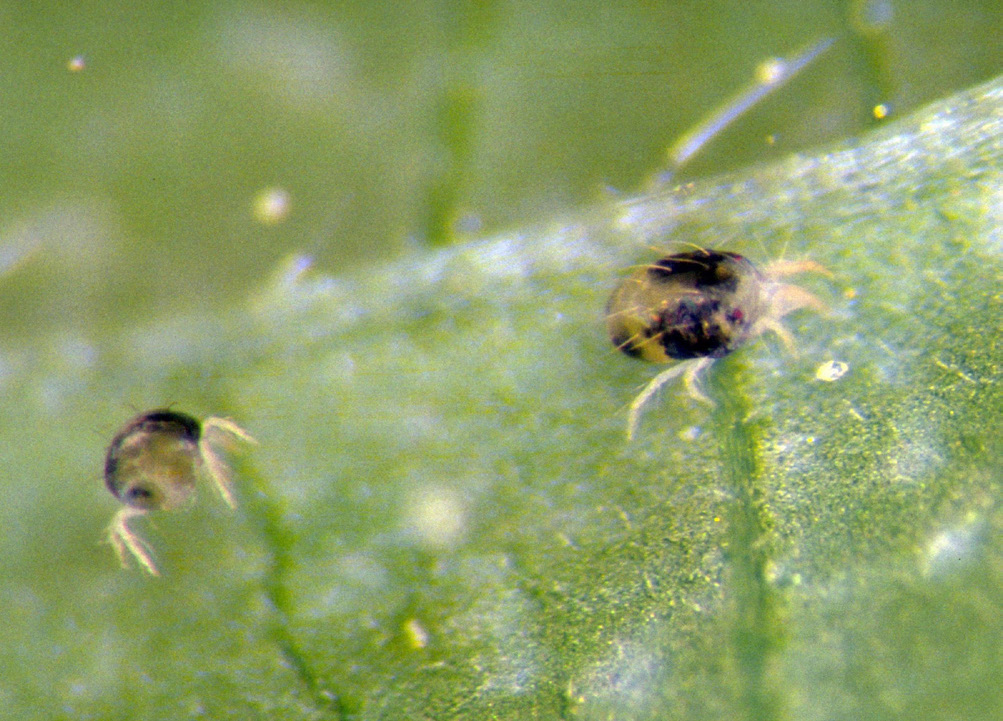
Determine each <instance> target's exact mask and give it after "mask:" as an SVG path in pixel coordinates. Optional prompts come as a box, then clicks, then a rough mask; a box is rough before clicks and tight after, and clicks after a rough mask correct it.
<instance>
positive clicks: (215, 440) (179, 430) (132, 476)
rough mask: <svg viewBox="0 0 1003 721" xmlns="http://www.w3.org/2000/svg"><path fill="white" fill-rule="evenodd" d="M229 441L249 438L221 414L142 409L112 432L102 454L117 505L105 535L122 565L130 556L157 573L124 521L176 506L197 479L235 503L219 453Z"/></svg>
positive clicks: (191, 491)
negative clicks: (201, 416)
mask: <svg viewBox="0 0 1003 721" xmlns="http://www.w3.org/2000/svg"><path fill="white" fill-rule="evenodd" d="M234 441H243V442H245V443H254V442H255V441H254V439H253V438H251V436H249V435H248V434H247V433H246V432H245V431H244V430H243V429H242V428H240V427H239V426H237V425H236V424H235V423H233V422H232V421H230V420H227V419H225V418H206V419H205V420H204V421H201V422H200V421H198V420H197V419H196V418H194V417H192V416H190V415H188V414H187V413H180V412H178V411H172V410H168V409H157V410H152V411H147V412H146V413H142V414H140V415H138V416H136V417H135V418H133V419H132V420H131V421H129V422H128V423H126V424H125V426H124V427H123V428H122V430H120V431H119V432H118V433H117V434H116V435H115V437H114V438H113V439H112V441H111V445H109V446H108V452H107V455H106V456H105V465H104V480H105V485H106V486H107V487H108V490H109V491H111V494H112V495H113V496H115V498H117V499H118V500H119V501H120V502H121V503H122V504H123V507H122V508H121V509H120V510H119V512H118V513H116V514H115V517H114V518H113V519H112V522H111V524H110V525H109V526H108V532H107V534H108V540H109V542H110V543H111V545H112V547H113V548H114V549H115V553H116V554H117V555H118V558H119V561H121V563H122V565H123V566H128V558H129V556H130V555H131V556H132V558H134V559H135V560H136V561H138V562H139V564H140V565H141V566H142V567H143V568H145V569H146V570H147V571H148V572H149V573H151V574H152V575H154V576H156V575H159V574H158V571H157V567H156V565H155V564H154V563H153V559H152V557H151V552H150V548H149V546H148V545H147V544H146V542H145V541H143V540H142V539H141V538H140V537H139V536H137V535H136V534H135V533H134V532H133V531H132V529H131V528H129V520H130V519H132V518H133V517H135V516H142V515H144V514H146V513H149V512H150V511H170V510H174V509H176V508H179V507H181V506H182V505H183V504H185V503H186V502H188V501H189V500H190V499H191V498H192V496H193V495H194V492H195V484H196V481H197V479H198V478H200V477H201V478H203V479H205V480H208V481H211V482H212V483H213V485H215V486H216V488H217V490H218V491H219V493H220V495H221V496H222V497H223V500H224V501H225V502H226V504H227V505H228V506H230V507H231V508H235V507H236V504H235V503H234V499H233V492H232V490H231V488H230V475H231V473H230V468H229V466H228V465H227V464H226V462H225V460H224V459H223V457H222V456H221V455H220V450H221V449H225V448H226V447H228V446H230V445H232V443H233V442H234Z"/></svg>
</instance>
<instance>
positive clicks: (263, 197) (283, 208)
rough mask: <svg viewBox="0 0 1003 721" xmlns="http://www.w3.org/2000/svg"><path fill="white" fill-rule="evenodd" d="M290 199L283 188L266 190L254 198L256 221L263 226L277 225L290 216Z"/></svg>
mask: <svg viewBox="0 0 1003 721" xmlns="http://www.w3.org/2000/svg"><path fill="white" fill-rule="evenodd" d="M289 205H290V198H289V193H288V191H286V190H284V189H282V188H265V189H264V190H262V191H260V192H259V193H258V194H257V195H256V196H254V219H255V220H256V221H258V222H259V223H261V224H262V225H276V224H278V223H281V222H282V221H283V220H285V219H286V216H288V215H289Z"/></svg>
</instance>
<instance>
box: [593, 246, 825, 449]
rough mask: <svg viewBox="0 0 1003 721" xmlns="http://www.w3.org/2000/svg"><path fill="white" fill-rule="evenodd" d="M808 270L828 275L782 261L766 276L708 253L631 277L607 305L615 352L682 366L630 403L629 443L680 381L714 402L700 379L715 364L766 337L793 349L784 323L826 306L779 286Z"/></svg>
mask: <svg viewBox="0 0 1003 721" xmlns="http://www.w3.org/2000/svg"><path fill="white" fill-rule="evenodd" d="M808 271H814V272H819V273H825V274H828V271H827V270H826V269H825V268H823V267H822V266H820V265H818V264H817V263H813V262H811V261H800V262H798V261H776V262H774V263H770V264H769V265H767V266H765V267H764V268H763V270H762V271H760V270H758V269H757V268H756V267H755V266H754V265H753V264H752V263H751V262H750V261H749V259H748V258H745V257H744V256H741V255H739V254H738V253H730V252H727V251H723V250H709V249H707V250H696V251H691V252H687V253H676V254H675V255H668V256H666V257H664V258H662V259H661V260H658V261H656V262H654V263H652V264H651V265H648V266H645V267H643V268H639V269H638V270H636V271H634V273H632V274H631V275H629V276H628V277H627V278H625V279H624V280H623V282H622V283H620V285H619V286H618V287H617V288H616V290H614V291H613V295H612V296H610V299H609V303H607V305H606V328H607V330H608V331H609V336H610V340H611V341H612V342H613V345H615V346H616V347H617V348H619V349H620V350H622V351H623V352H624V353H626V354H627V355H629V356H633V357H635V358H640V359H642V360H646V361H650V362H653V363H668V362H670V361H673V360H679V361H682V362H681V363H678V364H677V365H674V366H673V367H671V368H669V369H668V370H665V371H662V372H661V373H659V374H658V375H657V376H655V378H654V379H653V380H652V381H651V382H650V383H649V384H648V386H647V387H646V388H645V389H644V390H643V391H641V393H640V395H638V396H637V398H635V399H634V402H633V403H631V404H630V413H629V414H628V417H627V437H628V439H630V438H633V436H634V431H635V430H636V429H637V423H638V419H639V417H640V413H641V408H642V407H643V406H644V404H645V403H647V402H648V400H649V399H650V398H651V396H653V395H654V394H655V392H656V391H658V389H659V388H661V387H662V386H663V385H665V384H666V383H668V382H669V381H670V380H672V379H673V378H676V377H677V376H680V375H682V376H683V380H684V382H685V383H686V388H687V390H688V391H689V394H690V396H692V397H693V398H694V399H696V400H700V401H704V402H706V403H711V401H710V399H709V398H707V396H705V395H704V394H703V393H702V392H701V391H700V389H699V388H698V387H697V384H696V378H697V375H698V374H699V373H700V372H701V371H703V370H704V369H705V368H707V367H708V366H710V364H711V363H713V362H714V359H715V358H720V357H722V356H725V355H727V354H728V353H731V352H732V351H733V350H735V349H736V348H738V347H739V346H740V345H742V344H743V343H745V342H746V341H748V340H750V339H752V338H755V337H756V336H758V335H759V334H761V333H762V332H763V331H766V330H771V331H773V332H774V333H776V334H777V335H779V336H780V338H781V339H782V340H783V341H784V343H785V344H786V345H787V346H788V347H790V346H792V345H793V341H792V340H791V337H790V335H789V334H788V333H787V331H786V329H785V328H784V327H783V326H782V325H781V324H780V319H781V318H783V317H784V316H785V315H787V314H788V313H791V312H792V311H795V310H798V309H799V308H813V309H815V310H824V308H825V306H824V304H823V303H822V302H821V301H820V300H819V299H818V298H816V297H815V296H813V295H812V294H811V293H809V292H808V291H806V290H804V289H802V288H799V287H798V286H796V285H789V284H786V283H780V282H779V281H778V280H777V279H778V278H780V277H782V276H785V275H791V274H793V273H804V272H808Z"/></svg>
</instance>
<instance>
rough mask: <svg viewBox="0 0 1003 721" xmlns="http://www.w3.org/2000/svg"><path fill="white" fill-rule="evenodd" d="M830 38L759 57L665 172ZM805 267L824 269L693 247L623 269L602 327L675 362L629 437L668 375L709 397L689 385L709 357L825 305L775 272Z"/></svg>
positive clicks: (633, 414) (630, 348)
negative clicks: (751, 75) (748, 79)
mask: <svg viewBox="0 0 1003 721" xmlns="http://www.w3.org/2000/svg"><path fill="white" fill-rule="evenodd" d="M832 43H833V40H832V39H831V38H827V39H824V40H822V41H820V42H817V43H815V44H814V45H812V46H810V47H808V48H807V49H806V50H804V51H802V52H800V53H797V54H795V55H794V56H792V57H791V58H788V59H775V60H770V61H768V62H766V63H764V64H763V65H762V66H761V67H760V70H759V72H758V73H757V77H756V80H755V81H754V82H753V84H752V85H751V86H750V87H749V88H747V89H745V90H743V91H742V92H740V93H739V94H738V95H737V96H736V97H734V98H733V99H732V100H730V101H729V102H728V103H726V104H725V105H724V106H723V107H722V108H721V109H720V110H718V111H716V112H714V113H713V114H711V116H710V117H709V118H708V119H707V120H706V121H705V122H703V123H701V124H700V125H698V126H697V127H696V128H694V129H693V130H692V131H690V132H689V133H686V134H685V135H684V136H683V137H681V138H680V139H679V140H678V141H677V142H676V143H675V144H674V145H673V146H672V148H670V150H669V160H670V163H671V168H670V173H671V172H674V171H676V170H678V169H679V168H680V167H682V165H684V164H685V163H686V162H687V161H688V160H689V159H690V158H692V157H693V156H694V155H695V154H696V153H697V152H698V151H699V150H700V148H702V147H703V146H704V145H706V144H707V142H709V141H710V140H711V139H712V138H713V137H714V136H715V135H717V134H718V133H719V132H721V131H722V130H723V129H724V128H725V127H727V126H728V125H730V124H731V123H732V122H734V121H735V120H736V119H737V118H738V117H739V116H741V115H742V114H743V113H744V112H746V111H747V110H748V109H749V108H751V107H752V106H753V105H755V104H756V103H757V102H759V101H760V100H762V99H763V98H764V97H766V96H767V95H769V94H770V93H771V92H773V91H774V90H776V89H777V88H779V87H780V86H781V85H783V84H784V83H786V82H787V81H788V80H790V79H791V78H792V77H794V75H796V74H797V73H798V72H800V71H801V70H802V69H804V68H805V67H806V66H807V65H809V64H810V63H811V62H812V61H813V60H815V58H817V57H818V56H819V55H821V54H822V53H823V52H825V51H826V50H827V49H828V48H829V47H830V46H831V45H832ZM669 177H671V175H670V176H669ZM663 179H664V177H663ZM809 271H812V272H818V273H825V274H827V275H828V274H829V273H828V271H827V270H826V269H825V268H823V267H822V266H820V265H818V264H817V263H813V262H811V261H783V260H781V261H775V262H773V263H770V264H768V265H766V266H764V267H763V268H762V270H760V269H758V268H756V266H754V265H753V264H752V262H751V261H750V260H749V259H748V258H745V257H744V256H742V255H739V254H738V253H733V252H729V251H724V250H713V249H710V248H706V249H703V248H698V249H696V250H693V251H688V252H683V253H676V254H673V255H667V256H665V257H663V258H661V259H660V260H658V261H656V262H654V263H652V264H650V265H646V266H643V267H641V268H638V269H637V270H635V271H634V272H633V273H631V274H630V275H629V276H627V277H626V278H625V279H624V280H623V281H622V282H621V283H620V285H619V286H617V288H616V289H615V290H614V291H613V294H612V295H611V296H610V299H609V301H608V302H607V304H606V327H607V330H608V331H609V336H610V340H611V341H612V342H613V345H615V346H616V347H617V348H618V349H620V350H622V351H623V352H624V353H626V354H627V355H630V356H633V357H636V358H641V359H642V360H646V361H650V362H653V363H668V362H671V361H673V360H678V361H680V362H679V363H677V364H676V365H674V366H672V367H671V368H669V369H667V370H665V371H663V372H661V373H659V374H658V375H657V376H655V378H654V379H652V380H651V382H650V383H648V385H647V386H646V387H645V389H644V390H643V391H641V393H640V394H639V395H638V396H637V397H636V398H635V399H634V401H633V402H632V403H631V405H630V411H629V413H628V417H627V438H628V440H630V439H633V437H634V433H635V432H636V430H637V426H638V422H639V420H640V414H641V409H642V408H643V407H644V404H645V403H647V402H648V401H649V400H650V399H651V397H652V396H653V395H654V394H655V393H656V392H657V391H658V389H659V388H661V387H662V386H663V385H665V384H666V383H668V382H669V381H671V380H673V379H674V378H677V377H679V376H682V377H683V381H684V382H685V384H686V388H687V390H688V392H689V394H690V396H691V397H692V398H694V399H696V400H699V401H703V402H706V403H711V401H710V399H709V398H707V396H706V395H704V394H703V392H702V391H701V390H700V388H699V386H698V385H697V377H698V376H699V374H700V373H701V372H702V371H703V370H705V369H706V368H708V367H709V366H710V365H711V363H713V362H714V360H715V359H716V358H720V357H722V356H725V355H727V354H728V353H731V352H732V351H733V350H735V349H736V348H738V347H739V346H741V345H742V344H743V343H745V342H747V341H749V340H751V339H753V338H755V337H757V336H759V335H760V334H761V333H763V332H764V331H766V330H771V331H773V332H774V333H776V334H777V335H779V336H780V338H781V339H782V340H783V341H784V343H785V344H786V345H787V346H788V347H793V341H792V339H791V337H790V335H789V334H788V333H787V331H786V330H785V329H784V327H783V326H782V325H781V324H780V320H781V319H782V318H783V317H784V316H786V315H787V314H788V313H791V312H793V311H795V310H798V309H800V308H812V309H815V310H823V309H824V308H825V306H824V305H823V303H822V302H821V301H820V300H818V299H817V298H816V297H815V296H813V295H812V294H811V293H809V292H808V291H806V290H804V289H802V288H800V287H798V286H795V285H790V284H787V283H782V282H780V280H779V279H780V278H782V277H784V276H787V275H792V274H796V273H804V272H809Z"/></svg>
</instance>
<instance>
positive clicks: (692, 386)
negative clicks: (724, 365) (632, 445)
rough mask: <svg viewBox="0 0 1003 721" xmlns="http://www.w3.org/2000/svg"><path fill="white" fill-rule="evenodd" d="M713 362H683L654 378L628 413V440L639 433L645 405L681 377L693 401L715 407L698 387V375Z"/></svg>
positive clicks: (695, 359) (635, 400)
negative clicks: (642, 410)
mask: <svg viewBox="0 0 1003 721" xmlns="http://www.w3.org/2000/svg"><path fill="white" fill-rule="evenodd" d="M713 362H714V359H713V358H694V359H692V360H687V361H682V362H681V363H677V364H676V365H674V366H672V367H671V368H668V369H666V370H664V371H662V372H661V373H659V374H658V375H657V376H655V377H654V378H652V379H651V382H649V383H648V385H647V386H645V387H644V390H643V391H641V392H640V393H639V394H638V395H637V397H636V398H635V399H634V401H633V402H632V403H631V404H630V411H629V412H628V413H627V440H628V441H631V440H633V439H634V433H635V432H636V431H637V426H638V424H639V422H640V420H641V409H642V408H643V407H644V404H645V403H647V402H648V401H649V400H651V397H652V396H653V395H655V393H657V392H658V389H659V388H661V387H662V386H664V385H665V384H666V383H668V382H669V381H671V380H674V379H675V378H678V377H679V376H682V377H683V383H684V384H685V385H686V391H687V392H688V393H689V395H690V397H691V398H692V399H693V400H695V401H700V402H701V403H707V404H709V405H714V402H713V401H712V400H711V399H710V398H708V397H707V396H706V395H704V393H703V391H701V390H700V387H699V386H698V385H697V375H699V373H700V372H701V371H702V370H703V369H704V368H707V367H708V366H710V364H711V363H713Z"/></svg>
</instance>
